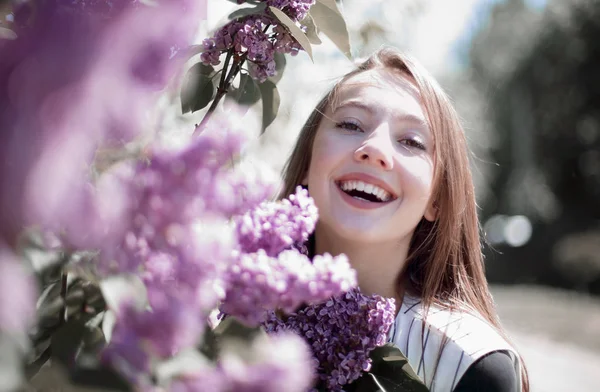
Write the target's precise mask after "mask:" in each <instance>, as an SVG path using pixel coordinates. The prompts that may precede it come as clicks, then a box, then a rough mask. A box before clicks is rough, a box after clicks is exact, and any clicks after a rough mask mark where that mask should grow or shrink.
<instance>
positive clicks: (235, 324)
mask: <svg viewBox="0 0 600 392" xmlns="http://www.w3.org/2000/svg"><path fill="white" fill-rule="evenodd" d="M213 332H214V334H215V336H216V338H217V339H221V338H239V339H242V340H244V341H252V339H254V338H255V337H256V336H258V335H260V334H262V333H263V332H264V331H263V330H262V329H261V328H260V327H248V326H246V325H244V324H242V323H241V322H239V321H238V320H236V319H235V317H231V316H228V317H225V319H224V320H223V321H221V322H220V323H219V325H217V327H216V328H215V329H214V330H213Z"/></svg>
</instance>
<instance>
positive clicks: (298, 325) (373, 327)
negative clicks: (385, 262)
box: [264, 289, 396, 391]
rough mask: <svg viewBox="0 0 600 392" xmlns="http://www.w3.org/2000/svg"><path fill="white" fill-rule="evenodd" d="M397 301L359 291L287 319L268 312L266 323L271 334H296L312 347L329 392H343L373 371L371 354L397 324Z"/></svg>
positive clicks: (319, 372)
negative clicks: (392, 326) (347, 386)
mask: <svg viewBox="0 0 600 392" xmlns="http://www.w3.org/2000/svg"><path fill="white" fill-rule="evenodd" d="M395 311H396V307H395V301H394V300H393V299H385V298H383V297H380V296H377V295H373V296H370V297H367V296H364V295H363V294H361V293H360V291H359V290H358V289H354V290H350V291H349V292H347V293H345V294H342V295H338V296H335V297H333V298H331V299H330V300H328V301H326V302H324V303H321V304H318V305H309V306H307V307H305V308H302V309H300V310H298V311H297V312H296V313H293V314H291V315H289V316H285V319H281V318H279V317H278V315H277V314H276V313H275V312H269V318H268V319H267V321H266V322H265V323H264V326H265V329H266V330H267V332H269V333H281V332H284V331H293V332H295V333H297V334H298V335H300V336H302V337H303V338H304V339H305V340H306V341H307V342H308V343H309V344H310V346H311V348H312V353H313V355H314V357H315V359H316V360H317V362H318V368H317V372H318V375H319V378H320V379H321V381H323V382H324V383H325V385H326V386H327V388H328V390H331V391H342V390H343V387H344V385H346V384H349V383H351V382H353V381H354V380H356V379H358V378H359V377H360V376H361V374H362V372H363V371H368V370H369V369H370V367H371V360H370V359H369V354H370V352H371V351H372V350H373V349H374V348H375V347H378V346H382V345H384V344H385V342H386V339H387V333H388V330H389V328H390V326H391V325H392V323H393V322H394V317H395Z"/></svg>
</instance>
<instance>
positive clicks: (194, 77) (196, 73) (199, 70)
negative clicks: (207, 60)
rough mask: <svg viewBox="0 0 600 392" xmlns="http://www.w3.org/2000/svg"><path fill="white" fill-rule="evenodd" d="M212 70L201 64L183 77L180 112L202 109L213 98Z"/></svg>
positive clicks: (214, 89) (214, 88) (193, 67)
mask: <svg viewBox="0 0 600 392" xmlns="http://www.w3.org/2000/svg"><path fill="white" fill-rule="evenodd" d="M213 76H214V68H213V67H212V66H210V65H205V64H202V63H198V64H195V65H194V66H192V68H190V70H189V71H188V73H187V74H186V76H185V79H184V82H183V87H182V89H181V110H182V112H183V113H187V112H192V113H193V112H195V111H198V110H200V109H203V108H205V107H206V105H208V104H209V103H210V101H212V99H213V98H214V97H215V93H216V86H215V85H214V83H213Z"/></svg>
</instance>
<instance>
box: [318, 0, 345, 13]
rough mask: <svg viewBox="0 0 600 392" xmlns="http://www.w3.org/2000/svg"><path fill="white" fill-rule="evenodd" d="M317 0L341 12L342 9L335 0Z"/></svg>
mask: <svg viewBox="0 0 600 392" xmlns="http://www.w3.org/2000/svg"><path fill="white" fill-rule="evenodd" d="M316 2H317V3H320V4H323V5H324V6H325V7H327V8H329V9H330V10H332V11H335V12H340V9H339V8H338V6H337V3H336V1H335V0H317V1H316Z"/></svg>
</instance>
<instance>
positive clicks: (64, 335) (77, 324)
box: [50, 319, 87, 367]
mask: <svg viewBox="0 0 600 392" xmlns="http://www.w3.org/2000/svg"><path fill="white" fill-rule="evenodd" d="M86 333H87V327H86V326H85V321H84V320H80V319H79V320H70V321H68V322H67V323H66V324H64V325H63V326H62V327H60V328H59V329H58V330H57V331H56V332H55V333H54V334H53V335H52V340H51V343H50V347H51V349H52V357H53V358H55V359H57V360H58V361H60V362H61V363H62V364H64V365H65V366H67V367H68V366H70V365H72V364H73V363H74V362H75V356H76V354H77V352H78V351H79V348H80V347H81V346H82V340H83V338H84V336H85V335H86Z"/></svg>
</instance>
